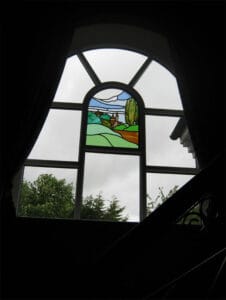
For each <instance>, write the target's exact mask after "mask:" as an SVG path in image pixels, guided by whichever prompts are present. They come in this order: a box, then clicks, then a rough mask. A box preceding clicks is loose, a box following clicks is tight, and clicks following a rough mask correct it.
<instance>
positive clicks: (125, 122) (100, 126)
mask: <svg viewBox="0 0 226 300" xmlns="http://www.w3.org/2000/svg"><path fill="white" fill-rule="evenodd" d="M86 145H87V146H98V147H118V148H131V149H138V146H139V108H138V104H137V101H136V100H135V99H134V98H133V97H132V96H131V95H130V94H128V93H127V92H125V91H121V90H117V89H107V90H103V91H101V92H99V93H97V94H96V95H95V96H94V97H93V98H92V99H90V102H89V107H88V117H87V132H86Z"/></svg>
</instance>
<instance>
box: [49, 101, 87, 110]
mask: <svg viewBox="0 0 226 300" xmlns="http://www.w3.org/2000/svg"><path fill="white" fill-rule="evenodd" d="M51 108H53V109H65V110H66V109H67V110H82V104H81V103H69V102H53V103H52V105H51Z"/></svg>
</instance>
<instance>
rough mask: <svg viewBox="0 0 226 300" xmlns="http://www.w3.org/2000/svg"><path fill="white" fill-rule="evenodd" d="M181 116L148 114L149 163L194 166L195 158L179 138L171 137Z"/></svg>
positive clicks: (147, 141)
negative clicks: (173, 138)
mask: <svg viewBox="0 0 226 300" xmlns="http://www.w3.org/2000/svg"><path fill="white" fill-rule="evenodd" d="M178 120H179V118H175V117H158V116H146V155H147V165H158V166H174V167H192V168H193V167H194V168H195V159H194V158H193V157H192V154H191V153H189V152H188V148H186V147H183V145H182V144H181V143H180V140H179V139H176V140H172V139H171V138H170V135H171V133H172V132H173V130H174V128H175V126H176V124H177V122H178Z"/></svg>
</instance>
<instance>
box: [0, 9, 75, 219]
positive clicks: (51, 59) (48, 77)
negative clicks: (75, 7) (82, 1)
mask: <svg viewBox="0 0 226 300" xmlns="http://www.w3.org/2000/svg"><path fill="white" fill-rule="evenodd" d="M6 12H7V20H6V21H5V22H4V39H3V41H4V48H3V50H4V51H3V63H4V98H3V99H4V104H6V106H5V108H6V109H5V110H4V115H3V118H4V127H3V129H4V131H3V133H4V140H3V141H4V142H3V152H2V153H3V155H2V159H1V177H2V178H1V183H2V192H1V196H2V199H1V200H2V201H1V206H2V207H1V208H2V209H1V211H3V213H4V215H7V218H9V216H10V215H11V216H14V210H13V207H12V199H11V185H12V179H13V176H14V175H15V174H16V173H17V171H18V170H19V169H20V167H21V166H22V165H23V163H24V161H25V159H26V157H27V156H28V154H29V152H30V151H31V149H32V147H33V145H34V143H35V141H36V139H37V137H38V135H39V133H40V131H41V128H42V126H43V124H44V121H45V119H46V117H47V115H48V111H49V107H50V105H51V102H52V100H53V97H54V94H55V91H56V88H57V85H58V82H59V80H60V77H61V74H62V71H63V67H64V63H65V59H66V57H67V53H68V49H69V46H70V42H71V38H72V34H73V26H72V24H70V23H69V22H68V21H67V19H68V18H67V15H66V14H67V12H64V14H65V15H64V16H63V15H62V13H61V10H60V8H57V7H54V6H53V7H51V9H46V6H44V7H42V6H37V5H32V4H30V5H28V4H26V5H25V4H24V5H22V4H20V5H18V6H17V7H15V6H12V7H10V8H9V7H8V8H7V10H6Z"/></svg>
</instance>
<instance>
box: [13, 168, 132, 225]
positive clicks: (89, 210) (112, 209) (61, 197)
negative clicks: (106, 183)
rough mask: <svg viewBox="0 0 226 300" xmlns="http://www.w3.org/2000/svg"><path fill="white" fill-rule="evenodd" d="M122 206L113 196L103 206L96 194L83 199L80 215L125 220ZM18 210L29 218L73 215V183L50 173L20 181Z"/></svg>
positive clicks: (85, 217) (69, 216)
mask: <svg viewBox="0 0 226 300" xmlns="http://www.w3.org/2000/svg"><path fill="white" fill-rule="evenodd" d="M124 209H125V207H120V205H119V201H118V199H117V198H116V197H113V199H112V200H111V201H109V205H106V201H105V200H104V199H103V197H102V195H101V194H100V193H99V195H97V196H96V197H93V196H92V195H90V196H88V197H86V198H85V199H84V200H83V204H82V207H81V218H82V219H92V220H112V221H127V217H125V216H123V212H124ZM18 213H19V215H20V216H29V217H44V218H73V214H74V196H73V185H72V184H71V183H70V184H68V183H66V181H65V179H61V180H59V179H57V178H56V177H54V176H53V175H51V174H42V175H40V176H39V177H38V178H37V180H35V181H34V182H28V181H24V182H23V183H22V188H21V198H20V205H19V211H18Z"/></svg>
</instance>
